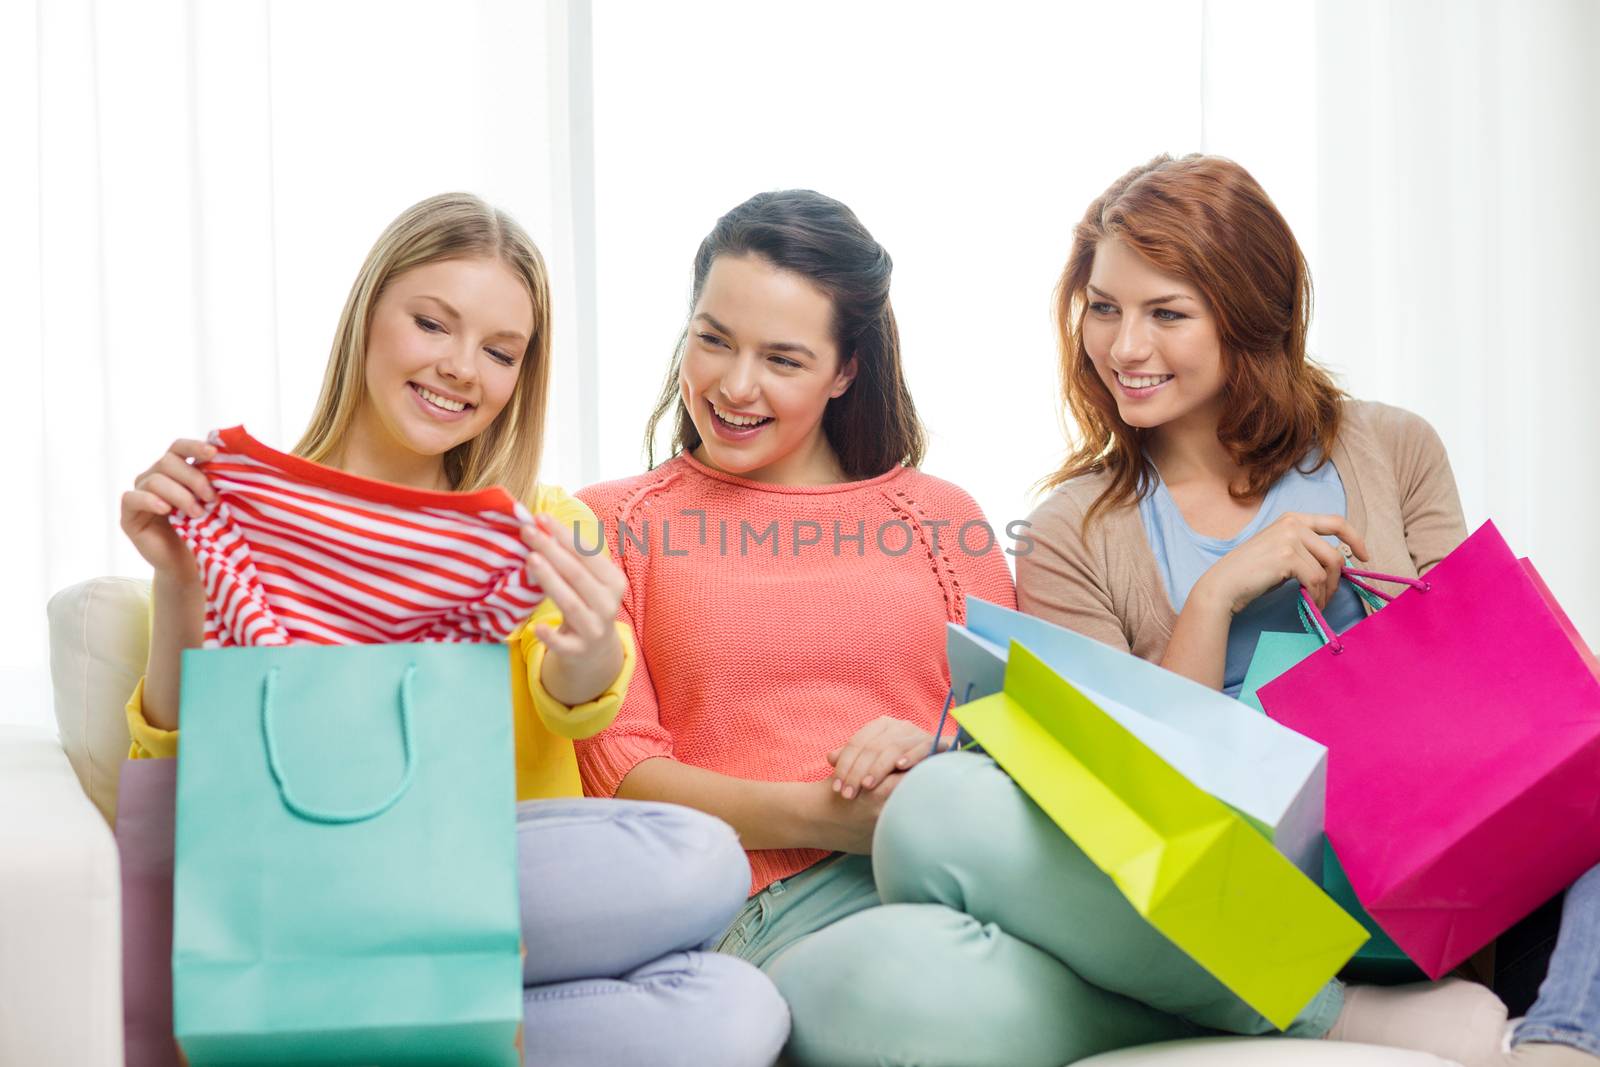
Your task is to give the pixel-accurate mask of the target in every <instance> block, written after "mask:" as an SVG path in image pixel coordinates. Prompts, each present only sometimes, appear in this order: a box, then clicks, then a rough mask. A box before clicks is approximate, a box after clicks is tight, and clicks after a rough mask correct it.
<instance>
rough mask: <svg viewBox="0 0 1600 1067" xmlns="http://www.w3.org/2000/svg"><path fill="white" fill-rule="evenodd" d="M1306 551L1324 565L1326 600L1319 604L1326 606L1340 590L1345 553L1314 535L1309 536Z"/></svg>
mask: <svg viewBox="0 0 1600 1067" xmlns="http://www.w3.org/2000/svg"><path fill="white" fill-rule="evenodd" d="M1306 551H1308V552H1310V553H1311V556H1312V558H1313V559H1315V560H1316V561H1317V563H1318V565H1319V566H1321V567H1322V588H1323V596H1324V602H1323V603H1322V604H1321V605H1319V606H1321V607H1326V606H1327V604H1329V603H1331V602H1332V601H1333V595H1334V594H1335V593H1337V592H1338V591H1339V580H1340V579H1341V578H1342V577H1343V576H1344V555H1343V553H1341V552H1340V551H1339V550H1338V549H1337V548H1334V547H1333V546H1332V545H1330V544H1328V542H1326V541H1324V540H1323V539H1322V538H1320V537H1316V536H1314V535H1308V536H1307V540H1306Z"/></svg>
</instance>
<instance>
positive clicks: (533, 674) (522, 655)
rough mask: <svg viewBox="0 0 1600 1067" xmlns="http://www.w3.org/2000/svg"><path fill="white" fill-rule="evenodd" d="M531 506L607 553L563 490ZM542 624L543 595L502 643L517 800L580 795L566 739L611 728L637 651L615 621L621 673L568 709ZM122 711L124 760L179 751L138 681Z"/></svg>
mask: <svg viewBox="0 0 1600 1067" xmlns="http://www.w3.org/2000/svg"><path fill="white" fill-rule="evenodd" d="M533 510H534V511H535V512H544V513H545V514H547V515H549V516H550V517H551V518H553V519H555V520H556V524H557V525H558V526H559V527H560V528H562V529H567V530H570V529H572V528H573V527H574V525H576V526H577V528H578V534H579V536H580V537H581V538H582V541H581V543H582V544H583V545H585V546H589V545H593V544H594V543H595V542H596V539H598V540H599V543H600V545H601V546H602V551H606V549H605V548H604V546H605V538H604V536H603V535H602V534H601V532H600V524H599V522H598V521H596V519H595V517H594V512H592V511H590V510H589V508H588V506H587V505H586V504H584V503H583V501H581V500H579V499H578V498H576V497H574V496H572V495H571V494H569V493H567V492H566V491H565V490H563V489H559V488H557V487H555V486H540V487H539V489H538V492H537V493H536V494H535V496H534V501H533ZM541 622H542V623H548V624H549V625H550V626H552V627H555V626H560V625H561V613H560V611H558V610H557V608H556V604H555V601H553V600H551V599H550V598H549V597H546V598H545V599H544V600H542V601H541V602H540V603H539V606H538V607H537V608H535V609H534V611H533V615H532V616H530V617H529V619H528V621H527V622H525V623H523V624H522V626H521V627H520V628H518V629H517V631H516V632H515V633H513V634H512V635H511V636H510V637H509V638H507V640H506V644H507V647H508V650H509V656H510V667H511V677H512V685H511V713H512V718H513V722H512V726H513V734H514V736H515V739H516V741H515V744H516V757H517V799H518V800H538V799H541V798H545V797H577V796H582V795H583V787H582V785H581V784H580V783H579V780H578V761H577V757H576V756H575V755H574V754H573V751H572V742H573V740H575V739H577V738H583V737H592V736H594V735H595V734H597V733H599V732H600V731H601V730H604V729H605V728H606V727H607V726H610V725H611V720H612V719H614V718H616V716H617V710H618V709H619V708H621V707H622V697H623V695H624V694H625V693H626V692H627V691H628V680H629V679H630V678H632V676H633V664H634V658H635V655H636V653H635V651H634V646H633V630H632V627H630V626H627V625H626V624H624V623H620V622H619V623H618V624H617V636H618V637H620V638H621V639H622V670H620V671H619V672H617V678H616V680H615V681H614V682H612V683H611V687H610V688H609V689H607V690H606V691H605V692H604V693H601V694H600V695H599V696H598V697H596V698H595V699H593V700H591V701H589V702H588V703H587V704H579V705H577V706H576V707H568V706H567V705H565V704H563V703H561V702H560V701H559V700H557V699H556V698H555V697H553V696H551V695H550V694H549V692H548V691H546V689H545V687H544V683H543V681H542V680H541V677H540V672H541V671H542V669H543V667H544V653H545V648H544V644H543V643H542V642H540V640H539V639H538V638H537V637H535V636H534V627H535V626H536V625H538V624H539V623H541ZM518 678H521V679H524V684H521V685H519V684H517V683H516V679H518ZM127 714H128V730H129V732H130V733H132V735H133V747H132V748H131V749H130V750H129V752H128V758H129V759H152V758H157V759H159V758H163V757H172V756H176V755H177V754H178V731H177V730H161V729H158V728H157V727H154V726H151V725H150V724H149V723H148V722H146V721H145V717H144V679H143V678H140V679H139V684H138V685H137V686H136V687H134V690H133V695H132V696H130V697H129V698H128V706H127Z"/></svg>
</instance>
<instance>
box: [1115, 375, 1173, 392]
mask: <svg viewBox="0 0 1600 1067" xmlns="http://www.w3.org/2000/svg"><path fill="white" fill-rule="evenodd" d="M1171 377H1172V375H1170V374H1147V375H1144V376H1143V377H1140V378H1131V377H1129V376H1128V375H1126V374H1122V373H1120V372H1118V374H1117V381H1119V382H1121V383H1122V384H1123V385H1125V386H1127V387H1128V388H1129V389H1148V388H1150V387H1151V386H1152V385H1160V384H1161V383H1162V382H1164V381H1167V380H1169V379H1170V378H1171Z"/></svg>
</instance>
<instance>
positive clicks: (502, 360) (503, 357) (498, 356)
mask: <svg viewBox="0 0 1600 1067" xmlns="http://www.w3.org/2000/svg"><path fill="white" fill-rule="evenodd" d="M484 351H485V352H487V353H489V356H490V358H492V359H493V360H494V361H495V362H496V363H498V364H500V365H501V366H503V367H514V366H516V365H517V357H516V356H509V355H507V354H506V353H504V352H502V351H500V350H499V349H497V348H486V349H484Z"/></svg>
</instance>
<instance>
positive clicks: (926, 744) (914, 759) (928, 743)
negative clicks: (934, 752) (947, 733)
mask: <svg viewBox="0 0 1600 1067" xmlns="http://www.w3.org/2000/svg"><path fill="white" fill-rule="evenodd" d="M933 740H934V739H933V738H931V737H928V738H925V739H923V740H921V741H917V742H916V743H915V744H911V745H907V746H906V747H905V749H904V750H903V751H901V753H900V758H899V759H897V760H895V761H894V768H895V770H897V771H909V770H910V769H911V768H912V767H915V766H916V765H917V764H919V763H921V762H922V761H923V760H925V759H927V758H928V751H929V749H930V748H932V746H933ZM948 747H949V746H948V745H946V744H945V741H944V738H940V739H939V750H940V751H941V752H942V751H945V750H946V749H947V748H948Z"/></svg>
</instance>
